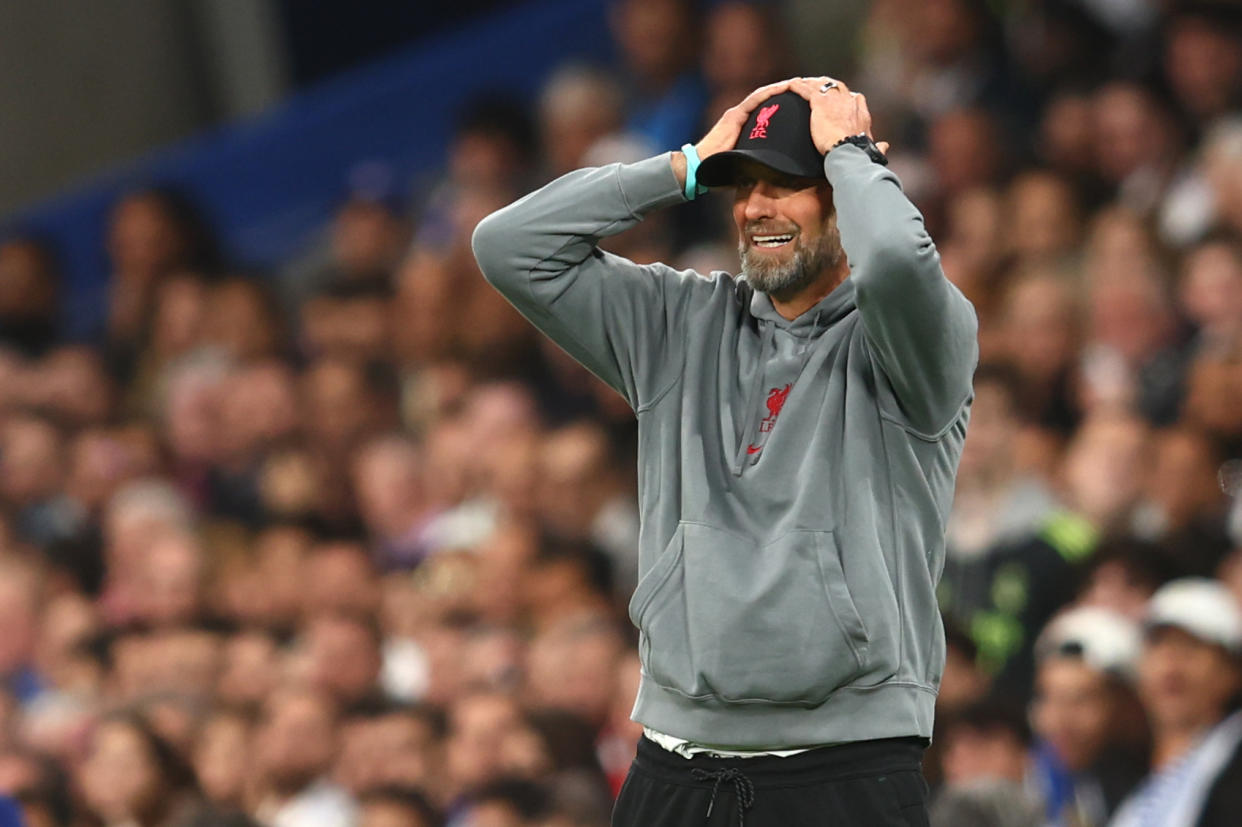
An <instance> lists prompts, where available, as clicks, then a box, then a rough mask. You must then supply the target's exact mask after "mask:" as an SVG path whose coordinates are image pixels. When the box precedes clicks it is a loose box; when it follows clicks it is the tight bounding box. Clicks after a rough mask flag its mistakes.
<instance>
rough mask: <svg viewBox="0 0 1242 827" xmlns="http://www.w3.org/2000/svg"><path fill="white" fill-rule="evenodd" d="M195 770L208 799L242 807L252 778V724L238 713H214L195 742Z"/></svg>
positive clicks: (229, 805)
mask: <svg viewBox="0 0 1242 827" xmlns="http://www.w3.org/2000/svg"><path fill="white" fill-rule="evenodd" d="M193 763H194V773H195V776H196V777H197V779H198V786H199V788H200V789H201V790H202V792H203V795H205V796H206V797H207V798H208V800H210V801H211V802H212V803H213V804H217V805H220V806H224V807H240V806H241V805H242V804H243V802H244V795H245V793H246V782H247V781H248V780H249V778H250V770H251V767H250V726H249V725H248V724H247V723H246V721H245V720H244V719H243V718H241V717H239V716H236V715H228V714H222V715H215V716H213V717H211V718H209V719H208V720H207V723H206V724H205V725H204V726H203V728H202V729H201V730H200V731H199V733H198V737H197V739H196V741H195V744H194V753H193Z"/></svg>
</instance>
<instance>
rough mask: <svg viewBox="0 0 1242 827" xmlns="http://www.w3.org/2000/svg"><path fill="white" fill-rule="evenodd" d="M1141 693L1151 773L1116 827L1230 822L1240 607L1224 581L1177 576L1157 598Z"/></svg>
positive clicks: (1241, 795)
mask: <svg viewBox="0 0 1242 827" xmlns="http://www.w3.org/2000/svg"><path fill="white" fill-rule="evenodd" d="M1145 626H1146V630H1147V638H1146V641H1145V643H1144V646H1143V653H1142V655H1141V657H1140V658H1139V668H1138V691H1139V697H1140V698H1141V700H1142V702H1143V706H1144V707H1145V708H1146V710H1147V717H1148V719H1149V721H1150V722H1151V735H1152V756H1151V774H1150V775H1148V776H1147V778H1146V779H1145V780H1144V781H1143V783H1142V784H1140V785H1139V787H1138V789H1136V790H1135V791H1134V792H1133V793H1132V794H1131V795H1130V796H1129V797H1128V798H1127V799H1126V800H1125V802H1124V803H1123V804H1122V805H1121V809H1120V810H1118V812H1117V815H1116V816H1115V817H1114V818H1113V820H1112V821H1111V822H1109V824H1110V825H1111V827H1149V825H1150V827H1225V825H1233V824H1237V823H1238V813H1239V811H1242V710H1239V701H1240V700H1242V609H1240V608H1239V607H1238V604H1237V602H1236V601H1235V600H1234V599H1233V595H1232V594H1230V593H1229V590H1228V589H1226V588H1225V587H1224V586H1223V585H1222V584H1220V583H1218V582H1216V581H1214V580H1207V579H1204V578H1197V577H1188V578H1183V579H1181V580H1174V581H1173V582H1171V583H1168V584H1166V585H1164V586H1163V587H1161V588H1160V590H1159V591H1157V592H1156V593H1155V595H1153V596H1152V599H1151V603H1150V605H1149V606H1148V610H1147V618H1146V620H1145Z"/></svg>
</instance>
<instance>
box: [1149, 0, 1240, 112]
mask: <svg viewBox="0 0 1242 827" xmlns="http://www.w3.org/2000/svg"><path fill="white" fill-rule="evenodd" d="M1164 70H1165V73H1166V75H1167V76H1168V79H1169V83H1170V85H1171V86H1172V87H1173V92H1174V94H1175V95H1177V99H1178V101H1179V102H1180V103H1181V104H1182V106H1184V107H1185V108H1186V109H1187V110H1189V111H1190V113H1191V114H1192V115H1194V116H1195V118H1197V119H1199V120H1200V121H1206V120H1207V119H1209V118H1212V117H1215V116H1217V115H1220V114H1221V113H1223V112H1225V111H1227V110H1228V109H1229V107H1230V106H1231V105H1232V104H1233V103H1234V101H1235V100H1236V99H1237V93H1238V85H1239V80H1238V78H1239V76H1240V75H1242V44H1240V43H1239V42H1238V37H1237V32H1236V31H1231V30H1229V29H1225V28H1221V27H1220V26H1218V25H1213V21H1211V20H1210V19H1207V18H1196V17H1183V18H1182V19H1180V20H1177V21H1175V22H1174V23H1173V25H1172V26H1171V27H1170V30H1169V31H1168V34H1167V39H1166V41H1165V50H1164Z"/></svg>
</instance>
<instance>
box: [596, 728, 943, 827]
mask: <svg viewBox="0 0 1242 827" xmlns="http://www.w3.org/2000/svg"><path fill="white" fill-rule="evenodd" d="M922 758H923V743H922V741H921V740H920V739H918V738H889V739H883V740H877V741H859V742H857V743H853V744H844V745H842V746H837V747H824V748H821V749H816V750H812V751H810V752H805V753H801V754H799V755H791V756H789V757H788V758H777V757H775V756H772V757H757V758H709V757H707V756H703V755H696V756H695V757H693V758H688V759H687V758H684V757H682V756H680V755H676V754H674V753H671V752H669V751H668V750H666V749H663V748H662V747H660V746H659V745H658V744H656V743H655V742H653V741H651V740H649V739H648V738H646V737H644V738H642V739H641V740H640V741H639V742H638V755H637V757H636V758H635V759H634V763H633V764H632V765H631V766H630V772H629V775H627V776H626V779H625V784H624V786H622V787H621V794H620V796H618V798H617V804H616V807H615V808H614V809H613V813H612V824H613V827H705V825H706V826H707V827H732V825H738V827H817V825H824V827H829V826H831V827H927V823H928V822H927V784H926V782H924V780H923V772H922V768H921V763H922Z"/></svg>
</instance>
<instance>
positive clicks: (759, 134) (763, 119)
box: [750, 103, 781, 141]
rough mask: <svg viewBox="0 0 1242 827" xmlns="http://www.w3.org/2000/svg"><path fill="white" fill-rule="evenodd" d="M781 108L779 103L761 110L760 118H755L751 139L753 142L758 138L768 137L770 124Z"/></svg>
mask: <svg viewBox="0 0 1242 827" xmlns="http://www.w3.org/2000/svg"><path fill="white" fill-rule="evenodd" d="M780 108H781V105H780V104H779V103H774V104H772V105H771V106H765V107H763V108H762V109H760V110H759V116H758V117H757V118H755V128H754V129H752V130H750V139H751V140H752V141H753V140H755V139H756V138H766V137H768V124H769V123H771V121H772V116H773V115H775V114H776V110H778V109H780Z"/></svg>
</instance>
